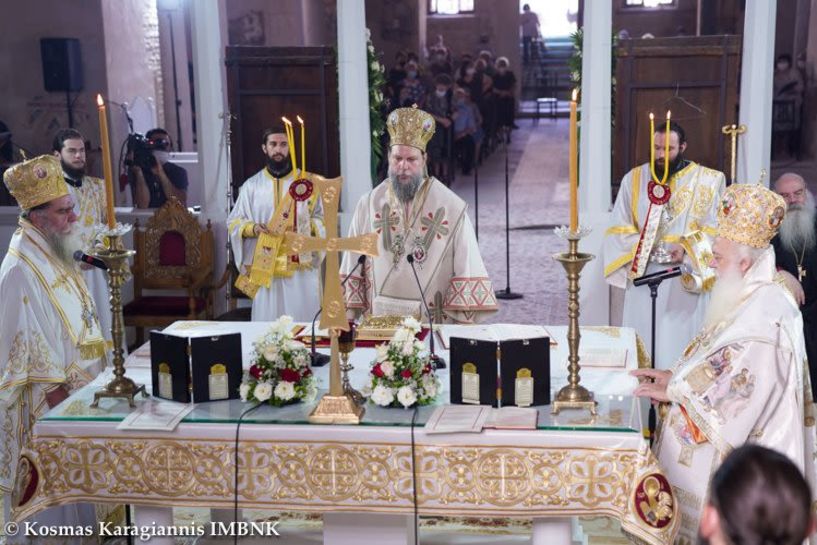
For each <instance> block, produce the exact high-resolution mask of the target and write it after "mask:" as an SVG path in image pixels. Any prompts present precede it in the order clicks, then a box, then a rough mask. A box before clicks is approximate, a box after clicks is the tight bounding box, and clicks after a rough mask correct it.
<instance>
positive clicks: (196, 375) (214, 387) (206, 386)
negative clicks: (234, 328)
mask: <svg viewBox="0 0 817 545" xmlns="http://www.w3.org/2000/svg"><path fill="white" fill-rule="evenodd" d="M241 354H242V353H241V334H240V333H230V334H224V335H217V336H210V335H208V336H200V337H187V336H182V335H178V334H176V333H163V332H160V331H151V333H150V360H151V374H152V378H153V395H154V396H156V397H160V398H163V399H172V400H173V401H179V402H181V403H189V402H190V401H191V400H192V401H194V402H196V403H203V402H207V401H221V400H226V399H238V397H239V394H238V390H239V386H240V385H241V377H242V367H241Z"/></svg>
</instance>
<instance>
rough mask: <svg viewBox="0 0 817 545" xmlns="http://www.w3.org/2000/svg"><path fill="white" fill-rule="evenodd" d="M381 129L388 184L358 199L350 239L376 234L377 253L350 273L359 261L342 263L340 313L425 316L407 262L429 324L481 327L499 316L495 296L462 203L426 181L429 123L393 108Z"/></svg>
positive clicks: (420, 113)
mask: <svg viewBox="0 0 817 545" xmlns="http://www.w3.org/2000/svg"><path fill="white" fill-rule="evenodd" d="M386 127H387V128H388V131H389V137H390V142H389V144H390V147H389V177H388V178H387V179H386V180H384V181H383V182H382V183H381V184H380V185H378V186H377V187H375V188H374V189H373V190H372V191H370V192H369V193H368V194H366V195H364V196H363V197H362V198H361V199H360V201H359V202H358V203H357V208H356V209H355V214H354V216H353V218H352V224H351V227H350V228H349V236H356V235H362V234H365V233H372V232H375V233H377V234H378V249H379V251H380V253H379V255H378V256H377V257H373V258H370V259H367V260H366V262H365V265H364V267H363V271H362V272H361V271H360V270H356V271H354V273H352V269H353V268H354V266H355V264H356V262H357V256H356V255H349V254H347V255H346V256H344V260H343V264H342V266H341V280H343V279H345V278H346V277H347V276H350V275H351V276H350V278H349V280H348V282H347V284H346V286H345V292H344V296H345V299H346V306H347V308H349V309H350V310H351V311H352V312H354V313H355V314H361V313H362V314H373V315H375V316H384V315H415V316H422V315H424V314H425V313H424V312H423V311H422V309H423V306H422V304H421V298H420V292H419V289H418V287H417V283H416V281H415V279H414V273H413V272H412V269H411V264H409V263H408V261H407V259H406V257H407V256H408V255H410V256H412V258H413V260H414V267H415V268H416V270H417V275H418V276H419V278H420V284H421V285H422V287H423V293H424V294H425V297H426V303H427V304H428V307H429V309H430V310H431V312H432V314H433V315H434V322H435V323H474V322H480V321H482V320H484V319H485V318H487V317H488V316H489V315H491V314H492V313H494V312H496V311H497V304H496V298H495V296H494V289H493V287H492V285H491V280H490V278H488V273H487V271H486V270H485V264H484V263H483V262H482V255H480V252H479V246H478V245H477V239H476V236H475V235H474V228H473V227H472V226H471V220H469V219H468V210H467V205H466V204H465V201H463V200H462V199H461V198H460V197H458V196H457V195H456V194H455V193H454V192H453V191H451V190H450V189H448V188H447V187H446V186H445V185H443V183H442V182H440V181H439V180H437V179H436V178H434V177H430V176H428V173H427V169H426V158H427V156H426V144H427V143H428V141H429V140H430V139H431V137H432V136H433V135H434V128H435V126H434V118H433V117H431V115H429V114H428V113H426V112H424V111H422V110H418V109H417V108H398V109H397V110H394V111H393V112H392V113H390V114H389V117H388V118H387V120H386Z"/></svg>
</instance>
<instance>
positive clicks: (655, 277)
mask: <svg viewBox="0 0 817 545" xmlns="http://www.w3.org/2000/svg"><path fill="white" fill-rule="evenodd" d="M682 272H683V271H682V270H681V267H680V266H678V267H670V268H669V269H665V270H663V271H658V272H654V273H652V274H645V275H644V276H639V277H638V278H636V279H635V280H633V286H643V285H644V284H652V283H656V282H657V283H659V284H660V283H661V282H663V281H664V280H669V279H670V278H675V277H676V276H681V273H682Z"/></svg>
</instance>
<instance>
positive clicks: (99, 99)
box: [96, 94, 105, 106]
mask: <svg viewBox="0 0 817 545" xmlns="http://www.w3.org/2000/svg"><path fill="white" fill-rule="evenodd" d="M96 105H97V106H104V105H105V101H104V100H102V95H100V94H97V95H96Z"/></svg>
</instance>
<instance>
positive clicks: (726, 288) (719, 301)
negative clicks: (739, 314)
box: [704, 269, 746, 328]
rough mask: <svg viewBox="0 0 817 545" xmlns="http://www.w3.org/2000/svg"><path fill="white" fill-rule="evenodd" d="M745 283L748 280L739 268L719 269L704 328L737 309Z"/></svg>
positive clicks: (707, 308)
mask: <svg viewBox="0 0 817 545" xmlns="http://www.w3.org/2000/svg"><path fill="white" fill-rule="evenodd" d="M745 285H746V281H745V280H744V278H743V275H742V274H741V273H740V271H739V270H737V269H728V270H718V278H717V280H716V281H715V285H714V287H713V288H712V294H711V295H710V298H709V306H707V307H706V316H705V317H704V328H710V327H712V326H714V325H715V324H717V323H718V322H720V321H722V320H723V319H724V318H726V316H728V315H729V313H730V312H732V311H733V310H735V307H736V306H737V304H738V300H739V299H740V294H741V292H742V291H743V288H744V287H745Z"/></svg>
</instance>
